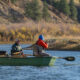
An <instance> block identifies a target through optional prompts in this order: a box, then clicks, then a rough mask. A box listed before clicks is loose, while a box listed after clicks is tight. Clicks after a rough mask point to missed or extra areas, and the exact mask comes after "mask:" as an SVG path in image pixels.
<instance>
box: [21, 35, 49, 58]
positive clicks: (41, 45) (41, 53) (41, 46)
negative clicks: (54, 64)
mask: <svg viewBox="0 0 80 80" xmlns="http://www.w3.org/2000/svg"><path fill="white" fill-rule="evenodd" d="M30 48H31V49H32V50H33V55H34V56H37V57H49V56H50V55H49V54H47V53H46V52H45V49H47V48H48V44H47V43H46V42H44V36H43V35H40V36H39V39H38V41H37V42H36V43H35V44H33V45H32V46H29V47H26V48H23V49H24V50H26V49H30Z"/></svg>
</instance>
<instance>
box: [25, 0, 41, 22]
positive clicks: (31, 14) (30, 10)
mask: <svg viewBox="0 0 80 80" xmlns="http://www.w3.org/2000/svg"><path fill="white" fill-rule="evenodd" d="M41 14H42V13H41V9H40V5H39V2H38V0H33V1H32V2H28V3H27V4H26V9H25V15H26V16H27V17H28V18H31V19H33V20H36V21H39V20H40V19H41Z"/></svg>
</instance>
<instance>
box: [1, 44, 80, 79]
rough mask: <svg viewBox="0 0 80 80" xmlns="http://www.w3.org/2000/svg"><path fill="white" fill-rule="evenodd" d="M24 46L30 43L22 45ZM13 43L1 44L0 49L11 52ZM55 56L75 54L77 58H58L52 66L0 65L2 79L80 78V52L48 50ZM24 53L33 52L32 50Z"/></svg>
mask: <svg viewBox="0 0 80 80" xmlns="http://www.w3.org/2000/svg"><path fill="white" fill-rule="evenodd" d="M21 46H22V47H25V46H28V45H21ZM10 49H11V45H5V44H4V45H0V50H6V51H7V52H8V53H10ZM46 52H47V53H50V54H51V55H53V56H59V57H61V56H75V57H76V60H75V61H73V62H69V61H66V60H63V59H57V60H56V62H55V65H54V66H52V67H48V66H47V67H33V66H0V80H80V52H77V51H76V52H74V51H46ZM24 53H25V54H26V53H28V54H32V51H31V50H25V51H24Z"/></svg>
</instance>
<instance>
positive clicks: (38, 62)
mask: <svg viewBox="0 0 80 80" xmlns="http://www.w3.org/2000/svg"><path fill="white" fill-rule="evenodd" d="M55 60H56V58H54V57H27V58H0V65H2V66H53V65H54V63H55Z"/></svg>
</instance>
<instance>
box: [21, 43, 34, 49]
mask: <svg viewBox="0 0 80 80" xmlns="http://www.w3.org/2000/svg"><path fill="white" fill-rule="evenodd" d="M34 45H35V44H33V45H30V46H28V47H25V48H22V49H23V50H31V49H32V48H33V46H34Z"/></svg>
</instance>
